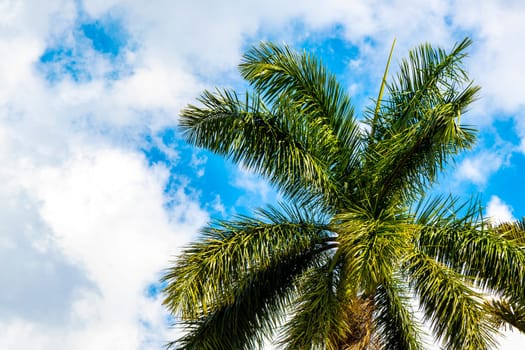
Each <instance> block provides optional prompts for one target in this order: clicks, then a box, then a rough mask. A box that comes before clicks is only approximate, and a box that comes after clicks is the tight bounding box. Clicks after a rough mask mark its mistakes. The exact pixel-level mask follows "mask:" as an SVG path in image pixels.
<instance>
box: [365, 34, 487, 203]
mask: <svg viewBox="0 0 525 350" xmlns="http://www.w3.org/2000/svg"><path fill="white" fill-rule="evenodd" d="M469 45H470V41H469V40H468V39H465V40H464V41H462V42H461V43H460V44H458V45H457V46H456V47H454V48H453V49H452V50H451V52H450V53H447V52H446V51H444V50H442V49H434V48H432V47H431V46H430V45H422V46H420V47H419V48H418V49H415V50H413V51H411V52H410V56H409V59H408V60H404V61H402V62H401V69H400V73H399V75H398V77H397V80H395V81H394V83H391V84H389V86H388V87H389V96H388V97H387V98H386V99H385V100H384V101H382V105H381V108H380V109H379V112H377V113H378V116H376V117H374V118H373V119H372V118H370V119H369V121H370V120H373V122H374V123H375V124H374V125H372V126H371V128H372V130H374V134H373V135H370V137H371V138H372V142H371V146H370V147H369V151H368V157H372V158H373V159H374V160H375V161H373V163H374V164H375V168H374V170H373V172H374V175H372V174H371V176H372V179H375V180H374V181H376V183H377V184H376V186H374V187H372V188H374V190H375V191H376V193H375V194H376V195H377V198H378V200H381V201H384V202H385V203H388V200H389V199H390V197H392V196H394V199H396V198H397V197H396V196H395V195H394V194H395V193H398V194H401V195H402V196H403V198H404V200H413V199H414V196H417V195H420V194H421V193H422V191H424V190H426V189H427V188H428V186H429V185H431V184H433V183H434V182H435V180H436V176H437V174H438V172H439V171H440V170H442V169H443V167H444V166H445V165H446V164H447V163H448V162H449V161H450V159H451V156H453V155H455V154H457V153H459V152H460V151H462V150H465V149H468V148H470V147H471V146H472V145H473V143H474V141H475V134H474V131H473V130H472V129H471V128H470V127H468V126H463V125H461V123H460V119H459V117H460V115H461V113H463V112H464V111H465V110H466V108H467V107H468V106H469V104H471V103H472V102H473V101H474V99H475V97H476V93H477V91H478V90H479V88H478V87H477V86H473V85H472V83H471V82H470V81H469V80H468V79H467V76H466V73H465V72H464V71H463V69H462V67H461V61H462V59H463V58H464V57H465V53H464V50H465V49H466V48H467V47H468V46H469Z"/></svg>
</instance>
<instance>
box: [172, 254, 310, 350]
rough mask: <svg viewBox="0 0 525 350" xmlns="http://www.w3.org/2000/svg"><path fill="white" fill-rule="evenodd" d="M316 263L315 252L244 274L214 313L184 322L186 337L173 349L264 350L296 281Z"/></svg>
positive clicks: (282, 258)
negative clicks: (262, 349)
mask: <svg viewBox="0 0 525 350" xmlns="http://www.w3.org/2000/svg"><path fill="white" fill-rule="evenodd" d="M314 263H315V253H314V252H312V251H305V252H304V253H302V254H294V255H288V256H287V255H284V256H283V255H282V254H281V256H280V259H279V260H277V261H274V262H273V263H272V264H271V265H269V266H266V265H262V266H260V267H257V268H254V269H250V271H248V272H246V273H243V274H241V276H240V277H239V278H238V280H237V281H236V283H234V284H233V286H232V287H233V288H234V290H232V291H230V295H229V296H227V297H226V296H224V295H223V294H219V295H216V299H215V301H214V305H212V306H211V307H210V308H209V309H211V311H208V312H202V313H201V314H200V315H198V316H197V317H192V318H189V319H185V320H183V325H184V328H185V329H184V330H185V335H184V336H183V337H182V338H181V339H179V340H178V341H176V342H174V343H173V344H172V346H174V347H175V348H176V349H181V350H182V349H184V350H197V349H198V350H201V349H209V350H216V349H232V350H241V349H246V350H250V349H255V348H262V345H263V343H264V340H265V339H269V338H270V337H271V336H272V334H273V333H274V332H275V330H276V329H277V328H278V326H279V325H280V324H281V323H282V321H283V315H284V310H285V308H286V306H287V305H289V304H290V297H291V294H292V292H293V291H294V290H295V281H296V279H297V278H298V276H300V275H301V274H302V273H303V272H304V271H305V270H307V269H308V268H309V267H310V266H312V265H313V264H314ZM212 277H213V276H209V278H212ZM216 284H219V283H216Z"/></svg>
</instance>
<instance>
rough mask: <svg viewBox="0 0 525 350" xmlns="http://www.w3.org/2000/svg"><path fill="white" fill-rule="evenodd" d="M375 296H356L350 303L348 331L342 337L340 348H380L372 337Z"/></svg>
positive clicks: (342, 349)
mask: <svg viewBox="0 0 525 350" xmlns="http://www.w3.org/2000/svg"><path fill="white" fill-rule="evenodd" d="M373 313H374V298H373V297H369V298H362V297H359V298H356V299H354V300H352V302H351V303H350V304H349V305H348V307H347V311H346V314H345V319H346V322H347V325H348V328H347V329H348V331H347V332H346V334H345V335H344V336H343V337H342V338H341V339H340V341H339V344H338V349H339V350H379V349H380V348H379V346H377V344H375V342H374V341H373V338H372V331H373Z"/></svg>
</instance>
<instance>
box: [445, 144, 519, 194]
mask: <svg viewBox="0 0 525 350" xmlns="http://www.w3.org/2000/svg"><path fill="white" fill-rule="evenodd" d="M508 157H509V154H504V152H503V151H498V152H495V151H493V152H491V151H488V150H487V151H481V152H480V153H478V154H476V155H474V156H472V157H468V158H465V159H464V160H463V161H462V162H461V163H460V164H459V165H458V168H457V172H456V174H455V175H456V178H457V179H459V180H460V181H464V180H468V181H471V182H473V183H474V184H476V185H478V186H485V184H486V183H487V180H488V179H489V177H490V176H491V175H492V174H494V173H495V172H497V171H498V170H499V169H500V168H501V167H502V166H504V165H505V164H506V163H507V162H508Z"/></svg>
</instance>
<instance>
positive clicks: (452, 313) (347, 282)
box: [163, 39, 525, 350]
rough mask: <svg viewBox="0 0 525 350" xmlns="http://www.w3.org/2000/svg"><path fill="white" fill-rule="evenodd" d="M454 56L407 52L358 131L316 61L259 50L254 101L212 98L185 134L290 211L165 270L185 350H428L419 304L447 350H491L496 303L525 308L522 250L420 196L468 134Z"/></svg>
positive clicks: (465, 208)
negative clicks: (274, 344)
mask: <svg viewBox="0 0 525 350" xmlns="http://www.w3.org/2000/svg"><path fill="white" fill-rule="evenodd" d="M470 44H471V41H470V40H469V39H465V40H463V41H461V42H460V43H458V44H456V45H455V46H454V47H453V48H452V49H451V50H450V51H449V52H447V51H445V50H443V49H439V48H433V47H432V46H430V45H428V44H426V45H422V46H419V47H418V48H416V49H414V50H412V51H410V53H409V56H408V58H407V59H405V60H402V61H401V63H400V67H399V71H398V73H397V75H395V76H394V77H393V78H391V79H389V81H388V82H387V76H388V67H389V63H390V58H391V56H392V51H391V52H390V56H389V58H388V63H387V69H386V70H385V74H384V77H383V80H382V83H381V87H380V92H379V96H378V97H377V99H376V100H375V102H374V103H373V106H372V107H371V108H370V109H368V110H366V111H365V113H364V118H361V119H357V117H356V115H355V112H354V108H353V107H352V104H351V101H350V98H349V97H348V95H347V94H346V93H345V91H344V90H343V88H342V87H341V85H340V84H339V83H338V82H337V80H336V78H335V77H334V76H333V75H331V74H330V73H328V72H327V71H326V70H325V68H324V67H323V65H322V64H321V63H320V62H319V61H318V60H317V59H316V58H315V57H313V56H311V55H310V54H308V53H296V52H294V51H293V50H292V49H290V48H289V47H286V46H277V45H274V44H269V43H263V44H260V45H259V46H258V47H254V48H252V49H251V50H249V51H248V52H247V53H246V54H245V56H244V59H243V61H242V63H241V64H240V72H241V74H242V76H243V77H244V78H245V79H246V80H247V82H248V83H249V84H250V85H251V87H252V88H253V91H252V92H248V93H246V94H244V95H242V96H239V95H238V94H236V93H235V92H233V91H230V90H217V91H215V92H209V91H205V92H204V93H203V94H202V96H201V98H200V99H199V102H200V104H199V106H193V105H190V106H188V107H187V108H185V109H184V110H183V111H182V112H181V119H180V126H181V128H182V132H183V136H184V137H185V139H186V140H187V141H188V142H189V143H190V144H192V145H195V146H198V147H204V148H207V149H209V150H211V151H212V152H215V153H217V154H220V155H223V156H224V157H226V158H228V159H230V160H232V161H233V162H235V163H238V164H242V165H244V166H245V167H247V168H249V169H251V170H252V171H254V172H255V173H257V174H260V175H261V176H263V177H265V178H266V179H268V180H269V181H270V182H271V183H272V184H273V185H274V186H275V187H276V188H277V189H278V190H279V191H280V192H281V193H282V194H283V196H284V198H286V203H282V204H280V205H279V206H277V207H269V208H267V209H261V210H259V211H258V212H257V214H256V215H254V216H253V217H248V216H239V217H236V218H234V219H232V220H229V221H216V222H213V223H211V224H210V225H209V226H207V227H205V228H204V229H203V230H202V235H201V238H200V239H199V240H198V241H196V242H194V243H192V244H190V245H189V246H187V247H186V248H185V250H184V251H183V252H182V253H181V254H180V255H179V256H178V258H177V260H176V261H175V262H174V264H173V266H172V267H171V268H169V269H168V270H167V271H166V273H165V275H164V277H163V280H164V282H166V287H165V290H164V293H165V294H164V295H165V299H164V304H165V305H166V307H167V308H168V310H169V311H170V312H172V313H173V314H174V315H176V316H178V317H180V319H181V323H182V324H183V325H184V327H185V331H186V332H185V334H184V335H183V336H182V337H181V338H180V339H178V340H177V341H175V342H173V343H170V344H169V346H174V347H177V348H179V349H210V350H211V349H213V350H217V349H254V348H260V347H262V344H263V343H264V341H265V339H267V338H270V337H272V336H274V335H275V334H276V333H277V334H278V335H279V338H278V341H279V348H283V349H293V350H296V349H331V350H340V349H422V348H423V347H424V344H423V341H422V336H421V334H422V329H421V325H420V323H419V321H418V319H419V318H418V317H415V311H414V306H413V305H414V304H415V303H416V302H417V303H418V304H419V309H420V310H421V313H422V316H423V318H424V319H425V320H426V321H427V322H428V323H429V324H430V327H431V331H432V335H433V336H434V337H435V338H436V339H437V340H439V341H441V343H442V344H443V345H444V347H445V348H446V349H473V350H474V349H475V350H480V349H489V348H491V347H492V346H493V345H495V340H494V335H495V333H496V332H497V330H496V327H497V324H495V322H494V319H493V318H492V317H491V316H490V315H491V314H494V313H495V311H494V310H495V309H491V310H492V311H494V312H493V313H490V312H489V311H488V310H489V309H490V306H489V305H490V303H489V302H488V301H487V300H489V299H488V297H487V296H489V295H497V296H500V297H502V298H506V299H505V300H507V299H508V300H513V301H518V302H520V303H521V302H523V301H524V300H525V292H524V291H525V268H524V267H525V252H524V250H523V248H522V245H520V244H519V242H517V241H515V240H512V239H505V238H503V237H502V235H501V234H499V233H498V232H496V231H495V230H493V229H491V226H490V225H489V224H488V223H487V221H486V220H485V219H484V218H483V217H482V216H481V209H480V207H479V205H478V202H477V201H474V200H473V201H470V202H468V203H464V204H461V203H459V201H458V200H457V199H455V198H452V197H450V196H448V197H445V196H443V197H432V198H429V196H425V194H426V193H428V191H429V190H430V189H431V187H432V185H434V184H435V183H436V181H437V176H438V175H439V173H440V171H441V170H443V169H444V168H445V167H446V165H447V164H449V163H450V162H451V161H452V160H453V157H454V156H455V155H457V154H458V153H460V152H461V151H464V150H467V149H469V148H471V147H472V145H473V144H474V142H475V131H474V130H473V129H471V128H469V127H468V126H465V125H462V124H461V122H460V118H461V115H462V113H464V112H465V111H466V109H467V107H468V106H469V105H470V104H471V102H472V101H473V100H474V99H475V97H476V93H477V92H478V90H479V88H478V87H477V86H475V85H473V84H472V82H471V81H470V80H469V78H468V76H467V73H466V72H465V71H464V69H463V68H462V59H463V58H464V57H465V56H466V53H465V50H466V49H467V47H468V46H469V45H470Z"/></svg>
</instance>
